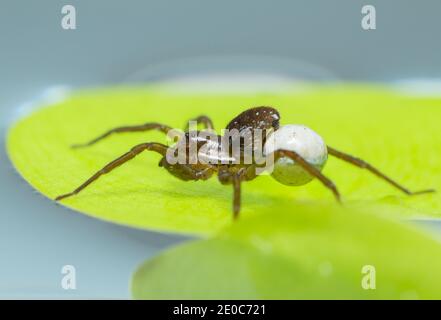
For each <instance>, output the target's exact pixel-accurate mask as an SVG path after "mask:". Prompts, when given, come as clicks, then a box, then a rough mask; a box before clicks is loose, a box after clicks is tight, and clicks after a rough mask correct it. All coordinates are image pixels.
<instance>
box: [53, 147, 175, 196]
mask: <svg viewBox="0 0 441 320" xmlns="http://www.w3.org/2000/svg"><path fill="white" fill-rule="evenodd" d="M144 150H150V151H155V152H157V153H160V154H161V155H163V156H164V155H165V154H166V153H167V146H166V145H163V144H160V143H155V142H150V143H141V144H138V145H136V146H135V147H133V148H132V149H131V150H130V151H129V152H126V153H125V154H123V155H122V156H120V157H119V158H117V159H115V160H113V161H112V162H110V163H108V164H107V165H105V166H104V167H103V168H102V169H101V170H99V171H97V172H96V173H95V174H94V175H93V176H91V177H90V178H89V179H87V180H86V181H85V182H84V183H83V184H81V185H80V186H79V187H78V188H76V189H75V190H74V191H72V192H70V193H66V194H63V195H60V196H58V197H57V198H55V200H56V201H59V200H61V199H64V198H67V197H70V196H73V195H75V194H77V193H79V192H80V191H81V190H83V189H84V188H86V187H87V186H88V185H89V184H91V183H92V182H94V181H95V180H97V179H98V178H99V177H100V176H102V175H103V174H106V173H109V172H110V171H112V170H113V169H115V168H117V167H119V166H120V165H122V164H123V163H126V162H127V161H129V160H131V159H133V158H134V157H136V156H137V155H138V154H140V153H141V152H143V151H144Z"/></svg>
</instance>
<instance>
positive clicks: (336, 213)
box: [131, 203, 441, 299]
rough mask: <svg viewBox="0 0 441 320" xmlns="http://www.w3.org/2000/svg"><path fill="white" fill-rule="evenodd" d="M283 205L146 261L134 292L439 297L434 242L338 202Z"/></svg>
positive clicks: (440, 250) (439, 247) (142, 295)
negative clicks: (219, 232) (211, 237)
mask: <svg viewBox="0 0 441 320" xmlns="http://www.w3.org/2000/svg"><path fill="white" fill-rule="evenodd" d="M289 205H290V203H280V204H279V205H276V206H274V207H273V208H271V209H267V210H265V212H262V214H260V215H257V216H254V217H247V218H243V219H241V220H240V221H238V223H235V224H234V225H232V226H231V227H229V228H228V229H227V230H225V232H223V233H221V234H220V235H218V236H217V237H215V238H213V239H210V240H199V241H192V242H189V243H186V244H184V245H180V246H178V247H175V248H173V249H171V250H168V251H166V252H165V253H163V254H161V255H159V256H157V257H155V258H153V259H152V260H149V261H147V262H146V263H144V264H143V265H141V266H140V267H139V269H138V270H137V271H136V272H135V274H134V275H133V277H132V285H131V286H132V295H133V298H135V299H417V298H419V299H439V298H441V278H440V277H439V270H440V268H441V244H440V243H439V242H437V241H435V240H433V239H431V238H429V237H428V236H427V235H424V234H423V233H422V232H421V231H419V230H418V231H417V229H414V228H412V227H410V226H407V225H404V224H398V223H396V222H392V221H389V220H386V219H384V218H379V217H377V215H373V214H366V213H362V212H357V211H355V210H346V209H343V208H342V207H338V206H337V205H335V206H329V205H327V206H324V205H297V206H296V207H295V209H294V208H292V209H291V210H290V211H286V208H287V207H288V206H289ZM364 266H370V267H368V268H370V269H366V270H363V267H364ZM372 267H373V268H374V269H373V268H372ZM373 272H374V273H375V275H374V274H373ZM363 281H364V282H365V288H373V287H374V288H375V289H365V288H363V286H362V282H363ZM366 284H367V286H366Z"/></svg>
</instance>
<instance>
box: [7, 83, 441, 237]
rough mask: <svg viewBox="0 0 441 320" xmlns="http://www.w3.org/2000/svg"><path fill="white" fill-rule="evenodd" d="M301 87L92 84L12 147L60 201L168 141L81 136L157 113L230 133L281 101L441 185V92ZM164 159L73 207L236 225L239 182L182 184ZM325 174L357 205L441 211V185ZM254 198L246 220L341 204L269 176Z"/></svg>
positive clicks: (323, 128) (326, 134)
mask: <svg viewBox="0 0 441 320" xmlns="http://www.w3.org/2000/svg"><path fill="white" fill-rule="evenodd" d="M293 88H294V87H293ZM293 92H296V93H277V94H276V93H274V94H270V93H265V94H263V93H262V94H243V95H238V94H231V95H215V94H191V93H188V94H180V93H174V92H170V91H166V90H161V89H157V88H154V87H144V88H143V87H141V88H126V87H120V88H109V89H103V90H91V91H82V92H78V93H74V94H73V95H71V96H70V97H68V98H67V99H65V100H64V101H61V102H59V103H55V104H51V105H47V106H43V107H44V108H41V109H39V110H37V111H35V112H34V113H32V114H31V115H29V116H27V117H25V118H24V119H22V120H20V121H19V122H18V123H16V124H15V125H14V126H13V127H12V128H11V130H10V132H9V135H8V141H7V149H8V153H9V156H10V159H11V160H12V162H13V164H14V166H15V168H16V169H17V170H18V172H19V173H20V174H21V175H22V176H23V177H24V179H25V180H26V181H28V182H29V183H30V184H31V185H32V186H33V187H34V188H35V189H37V190H38V191H40V192H41V193H42V194H44V195H45V196H47V197H49V198H50V199H54V198H55V197H56V196H57V195H60V194H63V193H66V192H70V191H72V190H73V189H74V188H76V187H77V186H78V185H79V184H80V183H82V182H84V181H85V180H86V179H87V178H89V177H90V176H91V175H92V174H93V173H95V172H96V171H97V170H98V169H100V168H101V167H102V166H103V165H105V164H106V163H108V162H109V161H111V160H113V159H115V158H116V157H118V156H120V155H121V154H123V153H124V152H126V151H128V150H129V149H130V148H131V147H132V146H134V145H135V144H137V143H141V142H147V141H159V142H164V141H165V138H164V136H163V135H162V134H160V133H157V132H144V133H127V134H121V135H114V136H112V137H109V138H108V139H107V140H104V141H102V142H100V143H98V144H96V145H94V146H91V147H89V148H85V149H71V148H70V147H69V146H70V145H71V144H74V143H81V142H86V141H89V140H90V139H92V138H94V137H96V136H97V135H99V134H101V133H103V132H104V131H106V130H108V129H110V128H113V127H117V126H121V125H130V124H141V123H145V122H150V121H157V122H163V123H166V124H169V125H171V126H173V127H177V128H182V127H183V126H184V124H185V123H186V122H187V120H188V119H190V118H194V117H195V116H197V115H199V114H207V115H209V116H210V117H212V119H213V120H214V124H215V126H216V128H217V129H220V128H223V127H225V125H226V124H227V123H228V121H229V120H230V119H231V118H233V117H234V116H236V115H237V114H238V113H240V112H241V111H243V110H245V109H246V108H249V107H252V106H257V105H272V106H275V107H277V108H278V109H279V111H280V113H281V116H282V124H283V123H284V124H287V123H299V124H305V125H307V126H309V127H311V128H312V129H314V130H315V131H317V132H318V133H319V134H321V135H322V136H323V138H324V139H325V141H326V142H327V143H328V144H329V145H331V146H334V147H335V148H337V149H340V150H342V151H346V152H349V153H351V154H354V155H357V156H359V157H361V158H363V159H365V160H368V161H370V162H371V163H373V164H375V165H376V166H377V167H379V168H380V169H382V170H383V171H385V172H386V173H387V174H388V175H390V176H391V177H394V178H395V179H397V180H398V181H399V182H402V183H403V184H405V185H406V186H408V187H409V188H411V189H414V190H416V189H422V188H438V189H441V188H440V181H441V170H440V167H441V157H440V156H439V148H440V147H441V134H440V133H441V129H440V126H439V119H440V118H441V100H440V99H429V98H411V97H403V96H399V95H397V94H394V93H392V92H388V91H386V90H385V89H382V88H381V87H380V88H374V87H363V86H351V85H345V86H329V87H320V86H311V87H308V89H307V90H305V91H301V92H298V91H294V90H293ZM158 161H159V156H158V155H157V154H152V153H149V152H145V153H143V154H141V155H140V156H138V157H137V158H136V159H134V160H132V161H130V162H129V163H127V164H125V165H124V166H122V167H120V168H118V169H117V170H115V171H113V172H112V173H111V174H107V175H105V176H103V177H102V178H100V179H99V180H98V181H97V182H95V183H93V184H92V185H90V186H89V187H88V188H87V189H85V190H84V191H82V192H81V193H80V194H79V195H77V196H74V197H72V198H68V199H65V200H63V201H61V204H62V205H65V206H67V207H69V208H72V209H74V210H76V211H79V212H82V213H85V214H88V215H90V216H93V217H96V218H99V219H104V220H107V221H111V222H115V223H119V224H124V225H128V226H132V227H137V228H144V229H153V230H160V231H169V232H180V233H192V234H211V233H213V232H216V231H217V230H220V229H222V228H223V227H224V226H226V225H229V224H230V223H231V216H232V214H231V207H232V205H231V201H232V188H231V187H230V186H222V185H220V184H219V183H218V181H217V179H216V178H213V179H211V180H209V181H205V182H184V181H180V180H178V179H176V178H174V177H172V176H171V175H169V174H168V173H167V172H166V171H164V170H163V169H161V168H159V167H158ZM324 173H325V174H326V175H327V176H329V177H330V178H331V179H333V180H334V181H335V183H336V184H337V186H338V187H339V189H340V191H341V193H342V194H343V201H344V202H345V203H346V205H347V206H348V207H367V206H369V207H371V208H372V211H375V212H380V211H381V212H385V214H388V215H391V214H399V215H401V216H406V217H439V216H440V215H441V197H440V193H436V194H431V195H424V196H418V197H407V196H405V195H403V194H401V193H400V192H399V191H397V190H395V189H393V188H391V187H390V186H389V185H387V184H386V183H384V182H383V181H380V180H379V179H378V178H376V177H374V176H373V175H371V174H369V173H368V172H363V170H360V169H358V168H355V167H352V166H351V165H349V164H346V163H343V162H341V161H340V160H337V159H333V158H330V159H329V161H328V164H327V166H326V167H325V170H324ZM242 194H243V201H242V212H241V215H242V216H244V217H247V216H253V215H255V214H257V213H258V212H261V211H263V210H265V209H266V208H274V207H276V206H277V205H278V204H279V203H281V202H283V203H288V204H289V207H287V208H285V210H291V209H292V208H295V207H296V206H297V205H298V204H299V203H304V202H320V203H326V204H333V203H334V201H335V200H334V199H333V196H332V195H331V193H330V192H329V190H327V189H325V188H324V187H323V186H322V185H321V184H320V183H319V182H318V181H313V182H312V183H310V184H308V185H306V186H304V187H301V188H295V187H287V186H284V185H281V184H278V183H277V182H276V181H275V180H273V179H272V178H271V177H269V176H262V177H259V178H258V179H256V180H254V181H252V182H248V183H245V184H244V187H243V193H242ZM288 199H289V200H292V201H289V202H287V201H286V200H288Z"/></svg>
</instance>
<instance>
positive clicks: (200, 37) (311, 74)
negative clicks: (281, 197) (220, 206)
mask: <svg viewBox="0 0 441 320" xmlns="http://www.w3.org/2000/svg"><path fill="white" fill-rule="evenodd" d="M66 4H70V5H73V6H74V7H75V9H76V25H77V29H76V30H64V29H63V28H62V27H61V19H62V17H63V15H62V13H61V8H62V7H63V6H64V5H66ZM366 4H370V5H374V6H375V8H376V18H377V21H376V28H377V29H376V30H370V31H366V30H363V29H362V28H361V23H360V22H361V19H362V14H361V8H362V7H363V5H366ZM440 13H441V2H440V1H439V0H425V1H415V0H413V1H410V0H388V1H380V0H369V1H359V0H337V1H328V0H295V1H294V0H289V1H288V0H286V1H282V0H279V1H259V0H242V1H231V0H224V1H217V2H214V1H206V0H205V1H202V0H201V1H195V0H187V1H168V0H162V1H141V0H127V1H121V0H119V1H117V0H94V1H88V0H71V1H64V0H63V1H60V0H42V1H38V2H37V1H33V2H30V1H24V0H15V1H12V0H9V1H8V0H2V1H1V3H0V114H1V123H0V125H1V134H2V139H1V143H2V148H1V151H0V174H1V179H0V201H1V204H2V205H1V209H0V298H14V297H16V298H28V297H30V298H129V291H128V282H129V279H130V275H131V272H132V271H133V270H134V268H135V267H136V266H137V265H138V264H139V263H140V262H142V261H143V260H145V259H146V258H148V257H150V256H152V255H154V254H157V253H158V252H160V251H161V250H163V249H164V248H166V247H168V246H170V245H173V244H175V243H179V242H181V241H184V240H186V239H188V238H187V237H182V236H172V235H162V234H158V233H153V232H144V231H138V230H131V229H127V228H124V227H119V226H115V225H111V224H108V223H105V222H101V221H97V220H93V219H91V218H88V217H86V216H83V215H80V214H76V213H73V212H71V211H69V210H67V209H64V208H61V207H60V206H57V205H56V204H55V203H53V202H51V201H48V200H47V199H44V198H43V197H41V196H40V195H38V194H37V193H36V192H34V191H33V190H32V189H31V188H30V187H29V186H28V185H27V184H26V183H25V182H24V181H23V180H22V179H21V178H20V177H19V176H18V174H17V173H16V172H15V171H14V170H13V168H12V165H11V164H10V162H9V160H8V159H7V155H6V153H5V146H4V144H5V141H4V136H5V133H6V131H7V128H8V126H9V125H10V124H11V121H12V119H14V117H16V116H17V113H18V111H20V110H25V109H26V107H28V106H30V105H31V104H32V101H35V100H36V99H39V98H41V97H42V95H44V94H45V93H47V91H48V88H53V87H69V88H82V87H88V86H101V85H109V84H119V83H124V82H126V81H142V80H156V78H160V77H166V76H169V75H170V74H173V72H177V71H176V69H179V68H184V69H185V70H186V72H188V70H190V71H191V70H192V69H193V68H194V69H198V68H202V69H203V68H204V66H208V67H207V68H210V66H209V65H210V61H215V64H216V65H217V68H218V69H219V68H220V69H222V67H223V66H224V65H225V64H228V65H229V66H232V65H234V64H233V63H230V62H229V61H230V60H233V61H235V62H236V63H237V61H247V58H246V57H250V56H252V57H253V59H251V60H253V61H255V65H258V64H259V63H260V62H262V64H267V65H266V66H267V68H269V69H272V70H273V71H274V72H276V73H277V72H279V71H280V72H281V73H283V72H284V71H286V69H289V73H290V74H291V75H293V76H297V77H300V78H302V77H303V78H306V79H312V80H331V81H362V82H388V83H401V84H403V83H404V84H406V85H409V84H412V88H415V86H416V87H417V88H418V84H424V86H423V87H424V88H429V89H431V90H433V92H432V93H435V94H439V95H440V94H441V86H440V82H439V79H441V61H440V60H441V59H440V57H441V41H439V40H440V39H439V38H440V35H439V32H440V30H441V19H439V16H440ZM237 57H240V59H239V58H237ZM198 61H203V63H201V64H199V63H198ZM207 61H208V62H207ZM219 61H220V62H219ZM225 61H227V62H225ZM285 66H286V68H285ZM260 68H261V69H262V70H264V71H265V66H263V65H262V66H260ZM296 72H298V74H296ZM29 143H32V141H29ZM433 225H434V224H433ZM66 264H71V265H74V266H75V267H76V270H77V275H76V276H77V289H76V290H67V291H66V290H63V289H62V287H61V285H60V281H61V278H62V274H61V268H62V266H63V265H66Z"/></svg>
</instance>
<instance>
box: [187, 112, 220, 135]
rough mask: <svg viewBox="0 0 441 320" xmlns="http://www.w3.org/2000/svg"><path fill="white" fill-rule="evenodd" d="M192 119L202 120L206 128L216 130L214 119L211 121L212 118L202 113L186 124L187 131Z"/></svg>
mask: <svg viewBox="0 0 441 320" xmlns="http://www.w3.org/2000/svg"><path fill="white" fill-rule="evenodd" d="M190 121H196V122H200V123H202V124H203V125H204V127H205V129H210V130H214V125H213V121H211V119H210V118H209V117H207V116H206V115H200V116H199V117H196V118H193V119H190V120H188V122H187V124H186V125H185V132H187V131H188V129H189V126H188V125H189V122H190Z"/></svg>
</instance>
